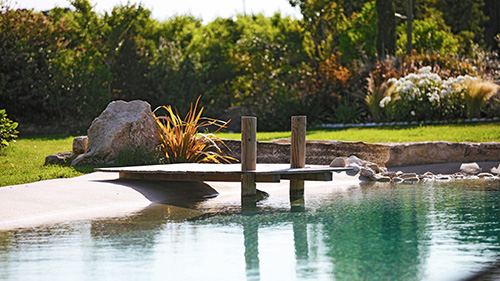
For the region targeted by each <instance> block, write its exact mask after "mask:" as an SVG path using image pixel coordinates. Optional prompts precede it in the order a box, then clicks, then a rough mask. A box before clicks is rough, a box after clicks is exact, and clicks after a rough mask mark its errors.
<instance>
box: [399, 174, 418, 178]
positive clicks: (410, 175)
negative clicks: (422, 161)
mask: <svg viewBox="0 0 500 281" xmlns="http://www.w3.org/2000/svg"><path fill="white" fill-rule="evenodd" d="M399 177H400V178H402V179H409V178H416V177H417V174H415V173H403V174H401V175H399Z"/></svg>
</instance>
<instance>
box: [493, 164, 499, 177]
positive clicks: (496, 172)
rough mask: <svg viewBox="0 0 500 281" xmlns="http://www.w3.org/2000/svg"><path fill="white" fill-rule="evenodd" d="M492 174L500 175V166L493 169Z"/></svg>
mask: <svg viewBox="0 0 500 281" xmlns="http://www.w3.org/2000/svg"><path fill="white" fill-rule="evenodd" d="M491 172H492V173H493V174H496V175H500V165H498V167H496V168H492V169H491Z"/></svg>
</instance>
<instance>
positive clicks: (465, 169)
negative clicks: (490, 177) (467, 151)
mask: <svg viewBox="0 0 500 281" xmlns="http://www.w3.org/2000/svg"><path fill="white" fill-rule="evenodd" d="M460 171H461V172H462V173H465V174H469V175H477V174H479V173H481V171H482V169H481V167H479V165H478V164H477V163H464V164H462V165H460Z"/></svg>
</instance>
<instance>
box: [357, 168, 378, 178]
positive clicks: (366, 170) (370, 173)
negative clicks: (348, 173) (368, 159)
mask: <svg viewBox="0 0 500 281" xmlns="http://www.w3.org/2000/svg"><path fill="white" fill-rule="evenodd" d="M361 175H362V176H364V177H367V178H369V179H370V180H376V178H375V172H374V171H373V170H372V169H369V168H364V167H363V168H361Z"/></svg>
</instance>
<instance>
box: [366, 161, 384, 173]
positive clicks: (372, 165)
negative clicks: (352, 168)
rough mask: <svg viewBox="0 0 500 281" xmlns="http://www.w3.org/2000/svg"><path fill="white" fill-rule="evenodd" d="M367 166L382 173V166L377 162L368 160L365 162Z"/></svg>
mask: <svg viewBox="0 0 500 281" xmlns="http://www.w3.org/2000/svg"><path fill="white" fill-rule="evenodd" d="M365 167H367V168H369V169H372V170H373V171H374V172H375V173H380V172H381V170H380V167H379V166H378V165H377V164H375V163H371V162H367V163H366V164H365Z"/></svg>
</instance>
